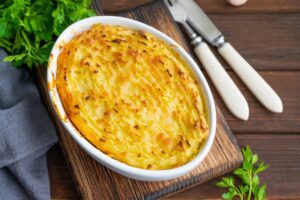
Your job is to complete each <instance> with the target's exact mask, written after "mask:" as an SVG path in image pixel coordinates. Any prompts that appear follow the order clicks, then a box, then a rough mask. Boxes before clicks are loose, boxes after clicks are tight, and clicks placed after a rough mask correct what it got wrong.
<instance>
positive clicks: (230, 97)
mask: <svg viewBox="0 0 300 200" xmlns="http://www.w3.org/2000/svg"><path fill="white" fill-rule="evenodd" d="M165 3H166V5H167V7H168V9H169V10H170V12H171V14H172V17H173V19H174V20H175V21H177V22H178V23H180V24H181V25H182V26H183V27H184V29H185V31H186V33H187V35H188V36H189V37H190V39H191V40H192V42H191V44H192V45H193V46H194V47H195V48H194V51H195V53H196V55H197V57H198V59H199V60H200V62H201V63H202V65H203V66H204V68H205V70H206V72H207V74H208V75H209V77H210V79H211V80H212V82H213V84H214V85H215V87H216V89H217V91H218V92H219V94H220V96H221V98H222V100H223V101H224V103H225V105H226V106H227V108H228V109H229V111H230V112H231V113H232V114H233V115H234V116H235V117H237V118H239V119H242V120H247V119H248V118H249V106H248V103H247V101H246V99H245V97H244V96H243V94H242V93H241V92H240V90H239V89H238V88H237V86H236V85H235V84H234V82H233V81H232V79H231V78H230V77H229V75H228V74H227V72H226V71H225V69H224V68H223V66H222V65H221V64H220V62H219V61H218V60H217V58H216V57H215V55H214V54H213V53H212V52H211V50H210V49H209V47H208V46H207V44H206V43H205V42H204V40H203V39H202V38H201V37H200V36H198V35H197V34H196V32H195V31H194V30H193V29H192V28H191V26H190V25H189V24H188V23H187V21H186V20H187V12H186V10H185V9H184V8H183V7H182V6H181V5H180V4H179V3H178V2H177V1H176V0H165Z"/></svg>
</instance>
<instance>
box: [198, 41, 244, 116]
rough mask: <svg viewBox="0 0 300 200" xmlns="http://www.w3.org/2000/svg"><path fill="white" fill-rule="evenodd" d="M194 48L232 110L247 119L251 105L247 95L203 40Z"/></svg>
mask: <svg viewBox="0 0 300 200" xmlns="http://www.w3.org/2000/svg"><path fill="white" fill-rule="evenodd" d="M194 50H195V53H196V55H197V57H198V59H199V60H200V62H201V63H202V64H203V66H204V68H205V70H206V72H207V73H208V75H209V77H210V79H211V80H212V82H213V84H214V86H215V87H216V89H217V91H218V92H219V94H220V96H221V97H222V99H223V101H224V103H225V105H226V106H227V108H228V109H229V110H230V112H231V113H232V114H233V115H234V116H235V117H237V118H239V119H242V120H247V119H248V118H249V106H248V103H247V101H246V99H245V97H244V96H243V94H242V93H241V92H240V90H239V89H238V88H237V86H236V85H235V83H234V82H233V81H232V79H231V78H230V76H229V75H228V74H227V72H226V71H225V69H224V68H223V66H222V65H221V64H220V62H219V61H218V60H217V58H216V57H215V55H214V54H213V53H212V52H211V50H210V49H209V47H208V46H207V44H206V43H205V42H201V43H200V44H199V45H198V46H196V47H195V49H194Z"/></svg>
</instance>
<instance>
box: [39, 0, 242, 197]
mask: <svg viewBox="0 0 300 200" xmlns="http://www.w3.org/2000/svg"><path fill="white" fill-rule="evenodd" d="M94 6H95V7H97V6H98V5H95V4H94ZM149 13H151V16H149ZM120 15H122V16H126V17H129V18H133V19H137V20H139V21H142V22H145V23H147V24H149V25H152V26H154V27H156V28H158V29H160V30H162V31H163V32H165V33H167V34H168V35H170V36H171V37H172V38H174V39H175V40H176V41H177V42H178V43H179V44H181V45H182V46H184V47H185V48H186V47H187V46H186V45H185V43H184V40H183V39H182V35H181V33H180V31H179V29H178V27H177V26H176V24H175V23H174V22H173V20H172V18H171V16H170V14H169V13H168V10H167V9H166V7H165V5H164V4H163V2H162V1H155V2H153V3H151V4H148V5H145V6H142V7H140V8H137V9H133V10H130V11H128V12H123V13H121V14H120ZM35 75H36V77H37V81H38V85H39V86H40V90H41V94H42V96H43V99H44V102H45V104H46V105H47V106H48V109H49V110H50V113H51V115H52V118H53V120H54V122H55V124H56V127H57V131H58V136H59V142H60V145H61V147H62V149H63V152H64V154H65V158H66V160H67V163H68V165H69V169H70V171H71V174H72V176H73V178H74V181H75V184H76V186H77V188H78V191H79V192H80V194H81V197H82V198H83V199H144V198H145V199H156V198H158V197H162V196H166V195H171V194H173V193H175V192H178V191H181V190H183V189H186V188H189V187H191V186H194V185H197V184H200V183H203V182H205V181H207V180H209V179H212V178H214V177H217V176H220V175H222V174H225V173H227V172H229V171H231V170H233V169H234V168H236V167H238V166H239V165H240V163H241V161H242V156H241V153H240V149H239V147H238V145H237V142H236V140H235V138H234V137H233V135H232V133H231V131H230V129H229V127H228V125H227V123H226V121H225V120H224V118H223V116H222V114H221V112H220V110H217V121H218V123H217V131H216V137H215V141H214V143H213V146H212V148H211V150H210V152H209V154H208V155H207V157H206V158H205V160H204V161H203V162H202V163H201V164H200V165H199V166H198V167H197V168H196V169H194V170H193V171H192V172H190V173H189V174H187V175H185V176H182V177H179V178H176V179H172V180H169V181H162V182H142V181H136V180H133V179H129V178H126V177H124V176H121V175H119V174H117V173H114V172H113V171H111V170H109V169H107V168H106V167H104V166H102V165H101V164H99V163H98V162H96V161H95V160H94V159H92V158H91V157H90V156H89V155H87V154H86V153H85V152H84V151H83V150H81V148H80V147H79V146H78V145H77V144H76V143H75V141H74V140H73V139H72V138H71V136H70V135H69V134H68V133H67V132H66V130H65V129H64V128H63V126H62V124H61V123H60V120H59V119H58V118H57V117H56V115H55V114H54V112H53V110H52V107H51V106H49V105H50V102H49V97H48V92H47V83H46V80H45V79H46V69H45V68H38V69H37V70H36V72H35Z"/></svg>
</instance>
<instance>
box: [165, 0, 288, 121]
mask: <svg viewBox="0 0 300 200" xmlns="http://www.w3.org/2000/svg"><path fill="white" fill-rule="evenodd" d="M164 1H165V3H166V5H167V7H168V9H169V11H170V12H171V15H172V17H173V19H174V20H175V21H176V22H178V23H180V24H182V26H183V27H184V29H185V30H186V32H187V34H188V35H189V37H190V39H191V40H192V42H191V43H192V45H193V46H194V51H195V54H196V55H197V57H198V58H199V60H200V62H201V63H202V65H203V66H204V68H205V70H206V72H207V73H208V75H209V77H210V79H211V80H212V82H213V84H214V85H215V87H216V89H217V91H218V92H219V94H220V96H221V97H222V99H223V101H224V103H225V105H226V106H227V108H228V109H229V110H230V111H231V113H232V114H233V115H234V116H236V117H237V118H239V119H243V120H247V119H248V117H249V107H248V103H247V101H246V99H245V97H244V96H243V95H242V93H241V92H240V91H239V89H238V88H237V86H236V85H235V84H234V82H233V81H232V79H231V78H230V77H229V75H228V74H227V72H226V71H225V69H224V68H223V66H222V65H221V64H220V62H219V61H218V60H217V58H216V57H215V56H214V54H213V53H212V52H211V50H210V49H209V47H208V46H207V44H206V43H205V42H204V40H203V39H202V38H201V37H200V36H198V35H197V33H198V34H200V35H201V36H202V37H203V38H204V39H205V41H207V42H208V43H210V44H211V45H213V46H215V47H217V48H218V52H219V53H220V55H221V56H222V57H223V58H224V59H225V60H226V61H227V63H228V64H229V65H230V66H231V67H232V69H233V70H234V71H235V73H236V74H237V75H238V76H239V77H240V78H241V79H242V81H243V82H244V83H245V85H246V86H247V87H248V88H249V89H250V90H251V92H252V93H253V94H254V96H255V97H256V98H257V99H258V100H259V101H260V102H261V103H262V104H263V105H264V106H265V107H266V108H267V109H268V110H270V111H272V112H275V113H280V112H282V110H283V105H282V102H281V99H280V97H279V96H278V95H277V94H276V92H275V91H274V90H273V89H272V88H271V87H270V86H269V84H268V83H267V82H266V81H265V80H264V79H263V78H262V77H261V76H260V75H259V74H258V73H257V72H256V71H255V70H254V69H253V68H252V66H251V65H250V64H249V63H248V62H247V61H246V60H245V59H244V58H243V57H242V56H241V55H240V54H239V53H238V52H237V51H236V50H235V49H234V48H233V47H232V46H231V44H230V43H228V42H225V41H224V36H223V35H222V33H221V32H220V31H219V30H218V28H217V27H216V26H215V25H214V24H213V22H212V21H211V20H210V19H209V18H208V16H207V15H206V14H205V13H204V12H203V11H202V9H201V8H200V7H199V6H198V5H197V4H196V3H195V2H194V1H193V0H164ZM194 30H195V31H194ZM196 32H197V33H196Z"/></svg>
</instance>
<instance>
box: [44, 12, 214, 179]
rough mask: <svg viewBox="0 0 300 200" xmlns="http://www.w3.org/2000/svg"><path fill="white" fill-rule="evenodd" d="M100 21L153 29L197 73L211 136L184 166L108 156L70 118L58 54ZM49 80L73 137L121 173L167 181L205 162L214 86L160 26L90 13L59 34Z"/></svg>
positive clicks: (58, 109)
mask: <svg viewBox="0 0 300 200" xmlns="http://www.w3.org/2000/svg"><path fill="white" fill-rule="evenodd" d="M96 23H103V24H110V25H120V26H125V27H128V28H131V29H136V30H143V31H145V32H148V33H151V34H153V35H155V36H156V37H158V38H160V39H161V40H163V41H165V42H166V43H168V44H170V45H172V46H174V49H175V50H176V51H177V52H178V53H179V54H180V55H181V56H182V58H184V59H185V60H186V62H187V63H188V64H189V66H190V70H191V73H192V75H194V78H195V79H196V80H197V81H198V83H199V88H200V90H201V92H202V96H203V98H204V103H205V107H206V110H207V112H208V119H209V136H208V138H207V140H206V142H205V144H204V145H203V147H202V148H201V150H200V151H199V153H198V155H197V156H196V157H195V158H194V159H193V160H192V161H190V162H188V163H186V164H185V165H183V166H180V167H177V168H174V169H168V170H146V169H140V168H135V167H132V166H129V165H127V164H124V163H122V162H119V161H118V160H115V159H113V158H111V157H109V156H107V155H106V154H104V153H102V152H101V151H100V150H99V149H97V148H95V147H94V146H93V145H92V144H91V143H89V141H87V140H86V139H85V138H84V137H82V136H81V134H80V133H79V132H78V130H77V129H76V128H75V127H74V126H73V125H72V123H71V121H69V120H68V118H67V117H66V113H65V111H64V108H63V106H62V103H61V101H60V98H59V94H58V92H57V89H56V85H55V78H56V68H57V58H58V55H59V54H60V52H61V50H62V47H63V45H64V44H66V43H67V42H69V41H70V40H71V39H72V38H73V37H74V36H75V35H77V34H79V33H81V32H83V31H86V30H87V29H89V28H90V27H91V26H92V25H93V24H96ZM47 82H48V86H49V94H50V98H51V101H52V104H53V107H54V108H55V110H56V113H57V115H58V116H59V118H60V119H61V122H62V124H63V125H64V126H65V128H66V129H67V130H68V133H69V134H70V135H71V136H72V137H73V139H74V140H75V141H76V142H77V143H78V144H79V145H80V146H81V148H82V149H84V150H85V151H86V152H87V153H88V154H89V155H90V156H92V157H93V158H94V159H95V160H97V161H98V162H100V163H101V164H103V165H105V166H106V167H108V168H109V169H111V170H113V171H115V172H117V173H119V174H122V175H124V176H127V177H129V178H133V179H137V180H142V181H163V180H169V179H172V178H176V177H179V176H182V175H184V174H187V173H188V172H190V171H191V170H193V169H194V168H195V167H197V166H198V165H200V164H201V162H202V161H203V159H204V158H205V156H206V155H207V153H208V152H209V150H210V148H211V146H212V144H213V141H214V137H215V131H216V110H215V103H214V100H213V96H212V94H211V91H210V88H209V86H208V84H207V82H206V80H205V77H204V76H203V74H202V72H201V71H200V69H199V67H198V65H197V64H196V63H195V61H194V60H193V59H192V58H191V56H190V55H188V53H187V52H186V51H185V50H184V49H183V48H182V47H180V46H179V45H178V44H177V43H176V42H175V41H174V40H173V39H171V38H170V37H168V36H167V35H165V34H164V33H162V32H160V31H158V30H157V29H155V28H153V27H150V26H148V25H146V24H143V23H141V22H138V21H134V20H131V19H127V18H123V17H113V16H98V17H90V18H87V19H83V20H80V21H78V22H76V23H74V24H72V25H70V26H69V27H68V28H66V30H64V32H63V33H62V34H61V35H60V36H59V38H58V39H57V41H56V43H55V45H54V47H53V49H52V51H51V55H50V58H49V63H48V71H47Z"/></svg>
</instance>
